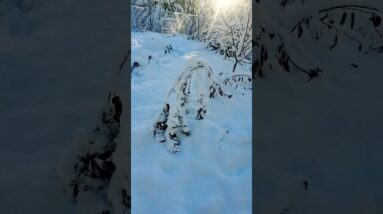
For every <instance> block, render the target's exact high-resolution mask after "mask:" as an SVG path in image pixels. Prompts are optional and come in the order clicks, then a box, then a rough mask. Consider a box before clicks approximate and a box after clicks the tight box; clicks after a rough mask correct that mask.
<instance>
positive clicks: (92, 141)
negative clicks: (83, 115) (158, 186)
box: [59, 55, 130, 213]
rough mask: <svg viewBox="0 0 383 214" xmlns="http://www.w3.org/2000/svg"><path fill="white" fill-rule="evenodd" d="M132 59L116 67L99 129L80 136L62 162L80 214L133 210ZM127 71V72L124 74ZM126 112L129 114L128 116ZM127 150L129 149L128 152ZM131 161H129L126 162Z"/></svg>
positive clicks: (62, 175)
mask: <svg viewBox="0 0 383 214" xmlns="http://www.w3.org/2000/svg"><path fill="white" fill-rule="evenodd" d="M127 57H128V56H126V55H125V56H124V58H123V59H122V60H121V61H122V63H121V64H118V66H117V64H116V65H115V66H116V67H115V68H114V69H112V70H114V71H115V72H114V73H112V76H111V79H110V82H109V86H108V91H107V92H108V93H107V96H106V102H105V103H104V104H103V105H102V110H101V112H100V116H99V118H98V120H97V124H96V126H94V127H92V128H91V129H86V130H84V131H81V132H79V133H78V134H77V135H76V138H75V140H74V142H73V144H72V145H71V148H70V152H69V153H68V154H67V156H66V157H65V159H64V160H63V161H62V162H61V166H60V170H59V173H60V178H61V180H62V182H63V183H64V187H65V189H66V190H67V192H68V193H70V195H71V196H72V198H73V200H74V201H75V203H76V209H77V211H79V212H80V213H110V212H111V211H112V210H113V211H115V212H116V213H122V212H119V211H121V210H127V209H130V181H129V179H130V169H128V170H126V168H124V166H125V165H126V164H128V163H129V162H127V159H129V161H130V156H129V155H130V145H125V144H126V139H127V137H126V134H127V133H129V130H127V129H126V127H125V126H126V123H127V121H126V118H124V117H126V113H127V112H128V111H127V109H126V106H127V105H123V103H126V102H127V101H126V94H124V90H123V89H121V88H119V87H120V85H122V84H120V83H122V82H125V81H126V75H127V73H128V72H129V71H127V70H126V66H124V65H125V64H126V61H127ZM123 68H125V72H121V71H122V70H123ZM124 112H125V113H124ZM127 147H129V148H128V149H127ZM126 157H127V158H126Z"/></svg>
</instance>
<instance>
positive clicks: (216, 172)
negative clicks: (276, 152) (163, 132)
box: [132, 32, 252, 214]
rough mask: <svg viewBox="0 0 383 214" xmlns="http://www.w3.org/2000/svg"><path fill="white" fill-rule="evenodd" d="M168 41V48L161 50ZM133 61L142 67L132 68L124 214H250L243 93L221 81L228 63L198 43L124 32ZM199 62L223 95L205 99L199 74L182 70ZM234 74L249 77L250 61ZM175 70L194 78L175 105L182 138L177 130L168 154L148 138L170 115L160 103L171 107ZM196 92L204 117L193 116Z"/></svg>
mask: <svg viewBox="0 0 383 214" xmlns="http://www.w3.org/2000/svg"><path fill="white" fill-rule="evenodd" d="M169 44H171V46H172V47H173V51H172V52H170V54H165V53H164V50H165V48H166V46H167V45H169ZM148 56H151V57H152V58H151V60H150V61H149V62H148V61H147V59H148ZM134 61H140V62H143V65H142V66H141V67H140V69H135V70H133V73H132V213H143V214H145V213H169V214H173V213H174V214H176V213H251V208H252V205H251V198H252V197H251V186H252V185H251V181H252V177H251V169H252V163H251V160H252V159H251V157H252V152H251V148H252V144H251V139H252V135H251V90H249V89H244V88H243V87H238V88H237V89H235V86H233V87H231V86H229V85H227V86H224V85H223V80H224V79H225V78H227V76H226V75H228V76H231V74H232V73H231V72H232V66H233V62H231V61H228V60H224V59H223V56H220V55H217V54H215V53H213V52H211V51H209V50H207V49H206V48H204V44H203V43H201V42H198V41H193V40H187V39H186V38H185V37H182V36H179V35H176V36H174V37H173V36H168V35H164V34H158V33H152V32H145V33H138V32H132V63H133V62H134ZM201 61H203V62H204V63H203V64H202V63H201V65H203V66H205V67H204V69H205V68H206V69H207V70H209V68H208V67H207V66H209V67H211V70H212V74H214V77H215V78H216V79H217V81H218V82H219V83H221V84H222V85H223V86H224V87H225V89H226V90H228V91H230V92H231V94H232V97H231V98H230V99H229V98H228V97H223V96H216V97H214V98H209V88H208V87H207V86H209V84H208V81H207V80H209V78H206V75H207V72H204V69H196V70H195V72H190V71H193V69H194V68H195V67H196V65H198V63H200V62H201ZM203 66H202V67H203ZM197 67H198V66H197ZM238 72H239V73H243V74H247V75H251V72H250V66H248V65H240V66H239V67H238ZM219 73H223V74H222V75H219ZM183 74H186V75H187V74H189V75H190V74H193V79H194V80H192V81H191V82H192V84H190V85H191V89H190V96H189V97H188V99H187V105H186V106H188V108H186V109H183V110H184V111H186V110H187V111H188V112H189V113H188V114H187V115H186V114H185V115H183V120H185V121H184V122H187V127H188V129H187V130H183V131H190V135H178V138H179V140H180V141H181V142H182V150H181V152H180V153H176V154H174V153H170V152H168V151H167V150H166V149H165V148H166V146H164V145H163V143H160V142H158V139H155V138H154V137H153V123H154V122H155V121H156V119H157V122H158V121H164V119H165V118H166V117H167V116H168V115H167V114H170V115H171V114H172V112H171V109H172V108H171V107H170V112H169V109H167V107H166V105H164V103H166V101H168V103H170V105H172V99H173V100H174V98H176V97H177V96H174V95H176V94H177V93H174V95H171V96H170V99H169V100H167V97H168V94H169V91H170V92H172V88H175V89H176V90H175V91H180V90H177V86H180V87H181V86H182V83H181V82H178V81H177V80H178V79H179V77H180V76H181V77H182V75H183ZM194 75H196V76H194ZM198 75H200V76H198ZM199 80H204V81H205V83H204V82H202V81H199ZM177 84H178V85H177ZM199 86H200V89H198V88H199ZM204 90H205V91H204ZM202 92H205V93H202ZM201 94H204V95H203V100H204V102H205V103H204V104H203V105H206V114H205V115H204V116H203V117H204V119H202V120H197V119H196V115H197V112H198V108H199V105H198V100H199V98H201V97H200V95H201ZM180 101H181V99H180ZM182 101H184V100H182ZM173 104H174V103H173ZM163 110H164V111H163ZM162 140H164V138H162Z"/></svg>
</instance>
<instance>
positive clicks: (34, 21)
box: [0, 0, 130, 214]
mask: <svg viewBox="0 0 383 214" xmlns="http://www.w3.org/2000/svg"><path fill="white" fill-rule="evenodd" d="M129 9H130V4H129V2H128V1H120V0H115V1H102V0H91V1H89V0H82V1H61V0H60V1H52V0H49V1H48V0H46V1H45V0H34V1H13V0H3V1H0V26H1V27H0V100H1V101H0V121H1V122H0V139H1V143H0V210H1V213H10V214H13V213H63V214H64V213H65V214H68V213H74V210H73V203H72V200H71V199H70V197H69V195H67V194H65V193H64V192H63V189H62V185H61V184H60V183H59V181H58V178H57V171H56V170H57V167H56V164H57V162H58V161H59V160H60V159H61V158H62V156H63V155H66V154H67V152H68V148H69V144H70V143H71V142H72V141H73V138H74V136H75V133H76V130H78V129H80V128H83V127H87V126H90V125H92V124H94V123H95V120H96V119H97V118H98V114H99V111H100V107H101V104H102V102H101V101H102V99H103V95H104V90H105V85H106V80H105V79H106V78H107V77H108V76H109V74H108V72H109V70H108V68H110V66H111V65H112V64H113V63H114V60H115V59H114V58H115V55H116V52H118V51H120V50H119V49H120V48H129V47H121V44H123V43H125V42H126V38H127V35H129V34H130V29H129V17H130V14H129V13H128V11H129Z"/></svg>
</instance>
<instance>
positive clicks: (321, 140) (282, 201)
mask: <svg viewBox="0 0 383 214" xmlns="http://www.w3.org/2000/svg"><path fill="white" fill-rule="evenodd" d="M305 47H307V48H306V51H307V52H304V53H303V54H309V55H310V57H311V59H313V60H315V61H316V63H317V64H318V65H319V66H320V67H321V68H322V69H323V74H321V75H320V76H319V78H316V79H312V80H311V81H310V82H308V81H307V78H306V76H305V75H303V74H302V73H300V72H292V73H291V72H290V73H287V72H284V71H275V72H269V73H266V74H265V75H266V77H265V78H264V79H257V80H256V81H255V88H254V93H255V95H254V96H255V97H256V100H255V115H254V118H255V120H256V121H255V127H254V128H255V130H256V131H255V132H254V133H253V137H254V139H255V144H254V147H255V148H254V151H255V152H254V154H253V155H254V163H255V165H254V167H255V174H254V175H253V176H254V182H255V185H254V188H255V190H256V191H255V193H254V197H255V204H254V205H253V206H254V208H255V212H256V213H270V214H273V213H275V214H280V213H294V214H306V213H310V214H316V213H318V214H323V213H355V214H357V213H382V212H383V207H382V204H383V185H382V182H381V180H382V178H383V167H382V165H381V162H382V155H381V154H382V151H383V144H382V139H383V132H382V130H381V128H382V125H381V121H383V114H382V109H383V100H382V95H381V92H382V91H383V85H382V84H381V80H382V74H383V73H382V68H383V61H382V59H383V56H382V55H381V54H380V55H363V54H361V53H359V52H358V51H357V50H356V48H355V45H354V44H353V43H349V42H348V41H347V40H343V42H342V43H340V45H339V47H337V48H335V49H334V50H333V51H328V49H327V48H326V46H325V45H324V43H322V44H321V43H319V44H316V45H315V44H305ZM312 50H316V51H315V52H314V51H312ZM353 63H354V64H357V65H359V68H354V67H353V66H352V65H351V64H353ZM304 181H307V182H308V190H305V189H304V184H303V182H304Z"/></svg>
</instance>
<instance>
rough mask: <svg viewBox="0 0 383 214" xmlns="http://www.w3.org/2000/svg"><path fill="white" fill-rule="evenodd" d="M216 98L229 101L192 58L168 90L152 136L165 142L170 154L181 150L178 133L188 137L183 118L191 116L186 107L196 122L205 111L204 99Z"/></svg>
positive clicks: (203, 66)
mask: <svg viewBox="0 0 383 214" xmlns="http://www.w3.org/2000/svg"><path fill="white" fill-rule="evenodd" d="M192 89H194V90H193V91H192ZM192 95H195V97H197V103H193V102H192V100H193V97H192ZM217 96H224V97H228V98H231V96H232V95H231V94H229V93H228V92H227V89H225V88H224V86H223V85H222V84H221V83H220V82H219V81H218V80H217V79H216V78H215V76H214V73H213V71H212V69H211V68H210V66H209V65H208V64H207V63H205V62H203V61H200V60H196V59H192V60H191V62H190V63H189V64H188V66H187V67H186V69H185V70H184V72H182V73H181V75H180V76H179V77H178V78H177V80H176V82H175V84H174V85H173V87H172V88H171V89H170V92H169V94H168V96H167V98H166V100H165V102H164V105H163V108H162V111H161V113H160V114H159V116H158V117H157V118H156V120H155V121H154V124H153V135H154V137H155V138H156V140H157V141H159V142H166V143H167V148H168V150H169V151H170V152H178V151H180V145H181V141H180V138H179V132H181V133H183V134H185V135H190V134H191V133H190V129H189V127H188V124H187V122H186V119H187V118H186V116H187V115H188V114H189V113H190V109H189V107H195V108H196V111H197V113H196V116H195V119H197V120H201V119H204V117H205V114H206V111H207V100H206V99H207V98H214V97H217ZM192 104H194V106H191V105H192Z"/></svg>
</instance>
